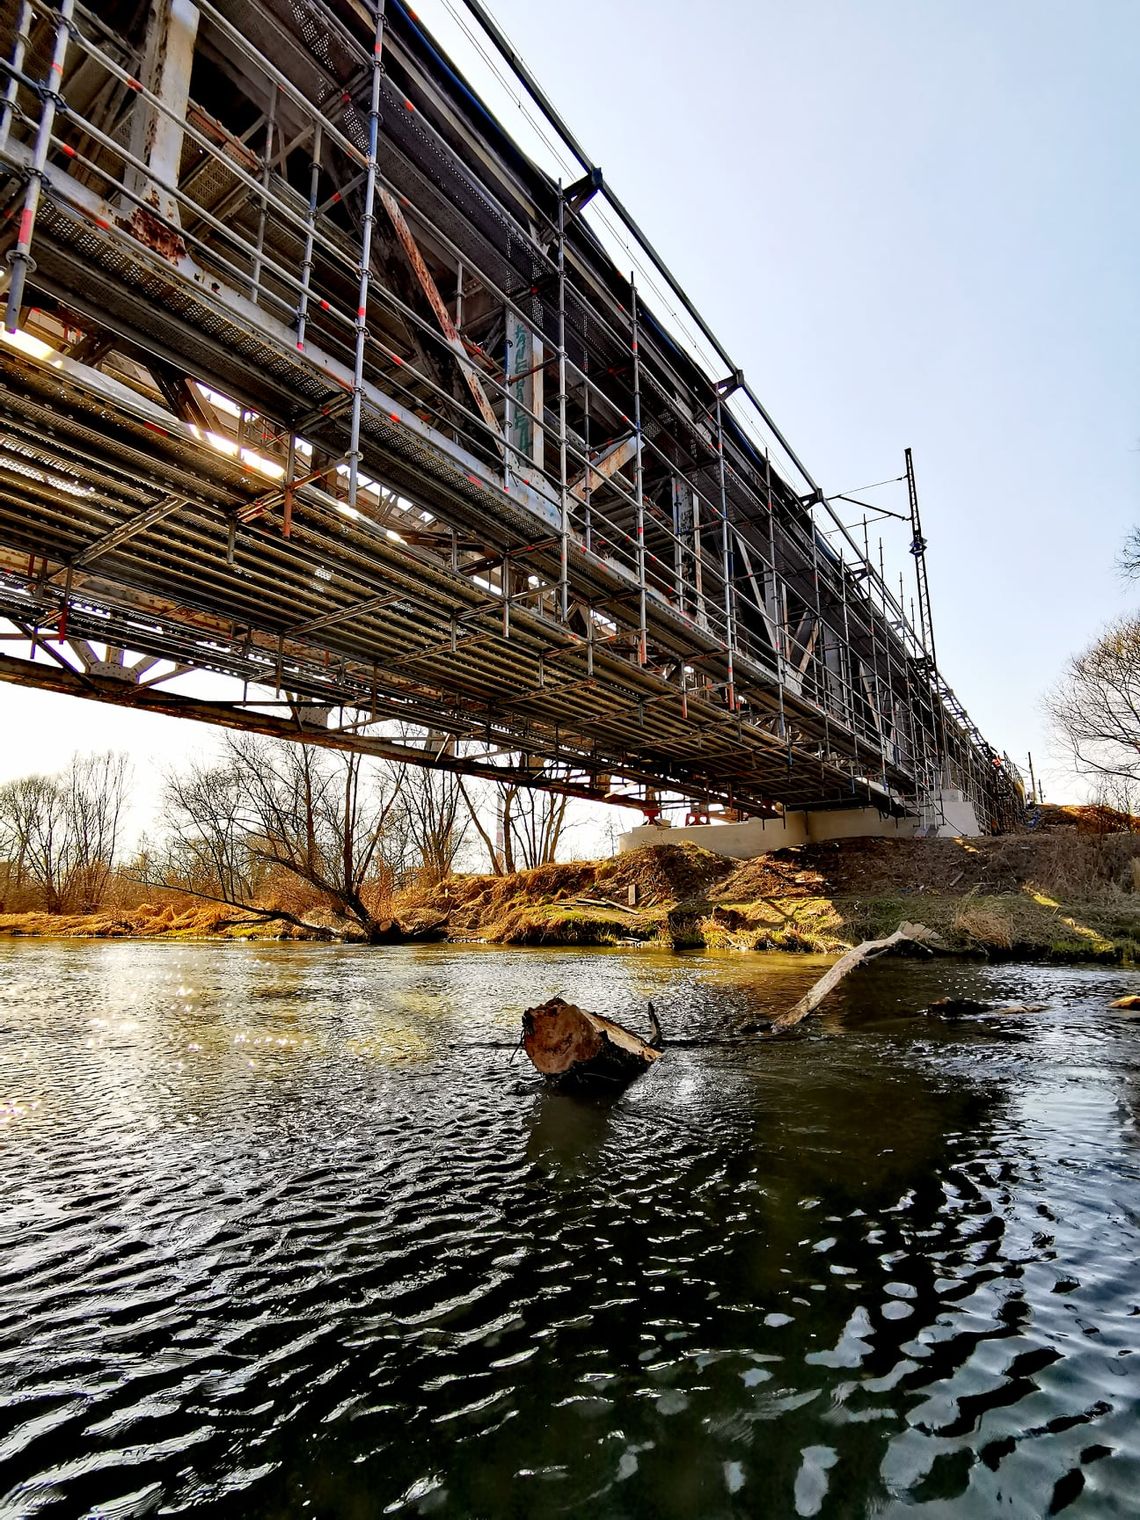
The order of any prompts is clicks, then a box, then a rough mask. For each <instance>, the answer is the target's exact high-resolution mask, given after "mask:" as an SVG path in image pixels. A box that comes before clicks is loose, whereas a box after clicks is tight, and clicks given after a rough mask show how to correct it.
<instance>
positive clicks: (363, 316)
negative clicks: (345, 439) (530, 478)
mask: <svg viewBox="0 0 1140 1520" xmlns="http://www.w3.org/2000/svg"><path fill="white" fill-rule="evenodd" d="M383 53H384V0H379V3H378V4H377V6H376V40H375V42H374V43H373V47H372V97H371V100H370V101H369V106H368V168H367V173H366V176H365V185H364V225H363V227H362V228H361V233H360V292H359V296H358V299H357V303H356V356H355V359H354V362H353V368H352V425H351V430H350V433H349V444H348V504H349V506H350V507H355V506H356V493H357V490H358V487H359V484H360V458H361V455H360V410H361V406H362V404H363V401H364V349H365V345H366V344H367V342H368V287H369V284H370V282H371V278H372V229H373V227H374V226H375V224H376V158H377V153H378V151H379V145H380V86H381V82H382V75H383Z"/></svg>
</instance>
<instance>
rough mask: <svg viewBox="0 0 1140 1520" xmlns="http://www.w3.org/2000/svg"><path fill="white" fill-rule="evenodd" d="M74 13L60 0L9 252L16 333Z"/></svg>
mask: <svg viewBox="0 0 1140 1520" xmlns="http://www.w3.org/2000/svg"><path fill="white" fill-rule="evenodd" d="M74 15H75V0H61V4H60V7H59V21H58V23H57V26H56V33H55V46H54V48H53V49H52V57H51V65H50V67H49V69H48V77H47V79H46V80H45V81H44V85H43V102H44V103H43V110H42V111H41V112H40V125H39V129H38V130H37V132H36V143H35V147H34V148H33V150H32V166H31V168H30V169H29V170H28V187H27V189H26V190H25V192H24V208H23V210H22V211H21V212H20V227H19V232H18V233H17V236H16V246H15V247H14V248H13V249H12V252H11V254H10V255H9V261H10V263H11V266H12V282H11V284H10V285H9V286H8V308H7V311H6V313H5V316H4V327H5V330H6V331H7V332H10V333H14V332H15V331H16V329H17V327H18V326H19V325H20V307H21V306H22V305H23V304H24V285H25V282H26V281H27V278H28V270H29V269H30V267H31V263H32V253H31V248H32V238H33V236H34V235H35V230H36V212H37V210H38V209H39V204H40V192H41V191H42V189H43V181H44V170H45V169H46V168H47V157H48V150H49V148H50V147H51V134H52V129H53V127H54V126H55V112H56V106H57V105H58V104H59V101H60V93H59V92H60V88H61V86H62V85H63V63H64V59H65V58H66V57H67V44H68V40H69V38H70V36H71V25H72V18H73V16H74Z"/></svg>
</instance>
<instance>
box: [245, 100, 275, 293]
mask: <svg viewBox="0 0 1140 1520" xmlns="http://www.w3.org/2000/svg"><path fill="white" fill-rule="evenodd" d="M278 93H279V88H278V86H277V85H275V84H273V83H272V82H271V83H270V95H269V109H268V111H266V113H265V160H264V162H263V164H262V166H261V185H262V190H263V192H264V193H263V194H262V197H261V209H260V211H259V212H258V216H257V245H256V249H255V252H254V256H253V279H252V281H251V286H252V288H251V290H250V297H251V299H252V300H253V303H254V305H255V306H256V305H257V304H258V303H259V302H260V300H261V261H262V257H263V255H264V253H265V228H266V225H267V223H268V221H269V178H270V174H271V172H272V170H271V165H272V163H273V139H274V135H275V133H276V131H277V96H278Z"/></svg>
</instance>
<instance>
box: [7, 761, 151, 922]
mask: <svg viewBox="0 0 1140 1520" xmlns="http://www.w3.org/2000/svg"><path fill="white" fill-rule="evenodd" d="M129 782H130V763H129V761H128V760H127V758H126V756H125V755H116V754H113V753H110V752H108V753H106V754H101V755H87V756H79V755H76V756H75V757H74V758H73V759H72V761H71V764H70V766H69V767H68V769H67V770H66V771H65V772H64V773H63V774H62V775H60V776H22V777H20V778H19V780H16V781H9V782H8V783H7V784H6V785H4V786H3V787H0V857H3V858H4V859H5V860H6V861H7V865H8V870H7V876H8V881H9V883H10V885H12V886H17V887H19V886H24V885H30V886H33V887H34V888H35V889H36V891H37V892H38V894H39V896H40V898H41V900H42V902H43V906H44V907H45V908H46V910H47V911H48V912H49V913H59V912H62V911H64V910H65V909H71V910H74V911H77V912H86V911H90V910H91V909H93V908H96V907H98V906H99V905H100V903H101V902H103V901H104V899H105V898H106V895H107V891H108V888H109V887H110V884H111V879H112V875H113V872H114V868H115V860H116V856H117V854H118V849H119V843H120V835H121V827H122V815H123V808H124V805H125V801H126V794H127V788H128V785H129Z"/></svg>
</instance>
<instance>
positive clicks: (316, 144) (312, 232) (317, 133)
mask: <svg viewBox="0 0 1140 1520" xmlns="http://www.w3.org/2000/svg"><path fill="white" fill-rule="evenodd" d="M320 184H321V124H320V122H319V121H318V122H314V124H313V162H312V165H311V167H310V169H309V215H308V218H307V220H306V223H305V253H304V257H303V258H302V260H301V300H300V304H299V305H298V307H297V347H298V348H304V346H305V327H306V325H307V323H308V320H309V291H310V289H311V288H312V281H313V242H314V240H315V238H316V232H317V205H318V203H319V197H320Z"/></svg>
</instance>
